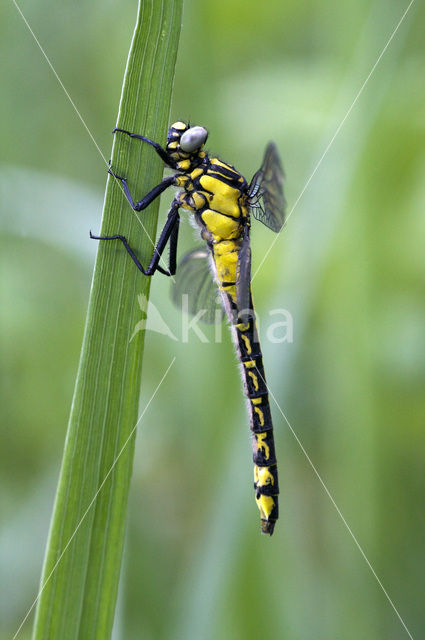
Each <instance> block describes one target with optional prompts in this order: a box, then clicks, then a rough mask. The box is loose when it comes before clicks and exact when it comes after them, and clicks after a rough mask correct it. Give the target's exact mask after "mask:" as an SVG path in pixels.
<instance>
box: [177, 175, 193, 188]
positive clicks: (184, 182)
mask: <svg viewBox="0 0 425 640" xmlns="http://www.w3.org/2000/svg"><path fill="white" fill-rule="evenodd" d="M176 186H177V187H183V188H187V187H189V188H190V178H189V176H177V178H176Z"/></svg>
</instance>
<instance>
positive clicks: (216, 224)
mask: <svg viewBox="0 0 425 640" xmlns="http://www.w3.org/2000/svg"><path fill="white" fill-rule="evenodd" d="M213 200H214V197H212V198H211V200H210V206H211V205H212V202H213ZM202 220H203V221H204V222H205V224H206V226H207V229H208V231H210V232H211V233H212V234H213V235H215V236H217V239H218V240H221V239H226V240H231V239H233V238H238V237H239V236H240V235H241V231H240V227H239V222H237V221H236V220H234V219H233V218H229V217H227V216H223V215H221V214H220V213H217V212H216V211H211V209H206V210H205V211H204V212H203V214H202Z"/></svg>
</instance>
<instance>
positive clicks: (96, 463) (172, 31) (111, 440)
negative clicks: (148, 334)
mask: <svg viewBox="0 0 425 640" xmlns="http://www.w3.org/2000/svg"><path fill="white" fill-rule="evenodd" d="M181 12H182V0H144V1H143V2H140V5H139V14H138V19H137V24H136V28H135V32H134V36H133V41H132V44H131V49H130V53H129V58H128V63H127V68H126V73H125V79H124V85H123V91H122V96H121V103H120V111H119V117H118V122H117V126H119V127H121V128H124V129H129V130H132V131H138V132H141V133H143V134H145V135H147V136H149V137H150V138H152V139H154V140H158V141H164V138H165V133H166V130H167V124H168V117H169V109H170V100H171V89H172V82H173V76H174V67H175V60H176V54H177V46H178V40H179V35H180V26H181ZM111 124H113V123H111ZM111 129H112V127H111ZM112 164H113V167H114V168H115V169H116V171H117V172H119V173H120V174H121V175H126V176H129V183H130V188H131V190H132V192H134V193H137V194H138V195H139V196H140V197H141V196H142V195H144V194H145V193H146V192H147V191H148V190H149V189H151V188H152V187H153V186H154V185H155V184H157V183H158V182H159V181H160V180H161V176H162V172H163V165H162V163H161V161H160V159H159V158H158V157H157V156H156V154H155V153H154V151H153V150H152V148H150V147H149V146H148V145H146V144H143V143H141V142H140V141H137V140H130V139H129V138H128V137H127V136H124V135H117V136H115V138H114V145H113V153H112ZM105 170H106V169H105ZM157 212H158V202H155V203H153V204H152V205H151V206H150V207H149V208H148V209H147V210H146V211H145V212H142V214H138V216H139V217H140V219H141V220H142V222H143V226H144V229H145V231H146V232H145V231H144V230H143V228H142V226H141V224H140V222H139V221H138V219H137V216H136V215H135V214H134V212H133V211H132V209H131V208H130V207H129V205H128V203H127V201H126V199H125V198H124V196H123V193H122V190H121V189H120V186H119V184H117V182H115V180H113V179H112V178H109V180H108V184H107V190H106V197H105V205H104V212H103V223H102V234H112V233H117V232H119V233H121V234H123V235H125V236H127V237H128V239H129V241H130V244H131V245H132V246H133V247H134V248H135V249H136V252H137V254H138V255H139V256H140V257H141V261H142V263H144V264H147V263H148V262H149V259H150V257H151V255H152V249H153V247H152V243H151V240H150V239H149V236H150V238H151V239H154V237H155V231H156V222H157ZM139 293H143V294H144V295H145V296H146V297H147V296H148V294H149V278H144V277H143V276H142V275H141V274H140V273H139V272H138V271H137V269H136V268H135V266H134V264H133V263H132V261H131V260H130V259H129V257H128V255H127V254H126V252H125V251H124V249H123V247H122V245H121V244H119V243H118V242H117V243H115V242H110V243H107V242H104V243H99V250H98V256H97V260H96V267H95V272H94V277H93V284H92V290H91V295H90V302H89V309H88V316H87V324H86V328H85V335H84V341H83V347H82V353H81V359H80V365H79V370H78V375H77V381H76V386H75V392H74V399H73V403H72V410H71V417H70V422H69V427H68V434H67V438H66V443H65V451H64V457H63V462H62V469H61V473H60V479H59V484H58V489H57V495H56V501H55V507H54V513H53V518H52V523H51V529H50V534H49V540H48V545H47V550H46V558H45V564H44V569H43V575H42V579H41V587H40V589H41V595H40V598H39V600H38V605H37V614H36V621H35V627H34V635H33V638H34V640H41V639H43V640H46V639H47V638H49V639H50V640H53V639H60V640H71V639H75V640H77V638H78V639H82V638H87V639H88V638H90V640H95V639H105V638H109V637H110V635H111V629H112V624H113V618H114V609H115V602H116V594H117V588H118V580H119V573H120V566H121V555H122V546H123V536H124V528H125V517H126V507H127V498H128V489H129V480H130V475H131V467H132V461H133V450H134V435H133V437H131V438H130V440H129V443H128V445H127V446H126V448H125V449H124V451H123V453H122V455H121V456H120V458H119V460H118V461H117V463H116V465H115V466H114V467H113V470H112V472H111V473H110V475H109V476H108V478H107V480H106V481H105V483H104V485H103V486H102V488H101V490H100V492H99V494H98V496H97V498H96V500H95V501H94V502H93V504H91V503H92V501H93V498H94V497H95V495H96V492H97V491H98V489H99V487H100V486H101V485H102V482H103V480H104V479H105V477H106V476H107V474H108V472H109V471H110V469H111V467H112V466H113V464H114V461H115V459H116V456H117V454H118V453H119V451H120V450H121V447H122V446H123V445H124V443H125V442H126V440H127V438H128V437H129V435H130V433H131V431H132V429H133V427H134V426H135V424H136V422H137V411H138V398H139V392H140V379H141V366H140V363H141V358H142V352H143V338H144V335H143V332H139V333H137V335H136V337H135V338H134V339H133V340H132V341H131V342H130V341H129V340H130V337H131V335H132V332H133V330H134V327H135V325H136V323H137V322H138V321H139V320H140V309H139V307H138V303H137V294H139ZM161 376H162V372H158V382H159V381H160V378H161ZM90 505H91V506H90ZM80 523H81V524H80Z"/></svg>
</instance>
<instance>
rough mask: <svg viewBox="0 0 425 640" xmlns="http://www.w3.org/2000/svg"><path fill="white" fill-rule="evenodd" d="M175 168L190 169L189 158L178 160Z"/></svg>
mask: <svg viewBox="0 0 425 640" xmlns="http://www.w3.org/2000/svg"><path fill="white" fill-rule="evenodd" d="M172 155H173V156H174V155H175V154H174V153H173V154H172ZM177 157H178V156H177ZM177 168H178V169H180V171H187V170H188V169H190V160H180V162H178V163H177Z"/></svg>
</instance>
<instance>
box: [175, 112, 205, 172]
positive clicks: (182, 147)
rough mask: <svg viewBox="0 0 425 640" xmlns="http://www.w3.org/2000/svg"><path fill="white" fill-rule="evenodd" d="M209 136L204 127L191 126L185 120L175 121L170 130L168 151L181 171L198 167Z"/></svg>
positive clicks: (203, 155) (203, 156)
mask: <svg viewBox="0 0 425 640" xmlns="http://www.w3.org/2000/svg"><path fill="white" fill-rule="evenodd" d="M207 138H208V131H207V130H206V129H205V128H204V127H191V126H190V125H189V124H186V123H185V122H175V123H174V124H172V125H171V127H170V128H169V130H168V136H167V147H166V149H167V152H168V154H169V156H170V158H171V159H172V161H173V163H175V167H176V168H177V169H180V170H181V171H189V170H191V169H193V168H194V167H196V166H197V165H198V164H200V162H202V160H203V158H205V151H201V149H202V147H203V146H204V144H205V142H206V141H207Z"/></svg>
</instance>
